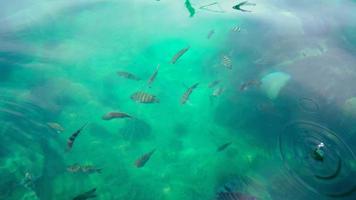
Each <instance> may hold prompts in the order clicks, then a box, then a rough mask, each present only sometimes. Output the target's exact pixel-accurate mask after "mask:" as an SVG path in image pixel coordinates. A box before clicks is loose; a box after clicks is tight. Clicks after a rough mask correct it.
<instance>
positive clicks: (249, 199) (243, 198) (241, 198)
mask: <svg viewBox="0 0 356 200" xmlns="http://www.w3.org/2000/svg"><path fill="white" fill-rule="evenodd" d="M216 200H257V198H256V197H254V196H250V195H246V194H242V193H240V192H219V193H218V195H217V197H216Z"/></svg>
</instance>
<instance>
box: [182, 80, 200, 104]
mask: <svg viewBox="0 0 356 200" xmlns="http://www.w3.org/2000/svg"><path fill="white" fill-rule="evenodd" d="M198 85H199V83H195V84H194V85H192V86H190V87H189V88H188V89H187V90H186V91H185V92H184V94H183V96H182V98H181V99H180V103H181V104H185V103H186V102H187V101H188V99H189V96H190V95H191V94H192V92H193V90H194V89H195V88H197V87H198Z"/></svg>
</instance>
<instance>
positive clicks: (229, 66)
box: [221, 55, 232, 69]
mask: <svg viewBox="0 0 356 200" xmlns="http://www.w3.org/2000/svg"><path fill="white" fill-rule="evenodd" d="M221 64H222V65H224V66H225V67H226V68H227V69H232V61H231V59H230V58H229V57H228V56H226V55H224V56H223V57H222V61H221Z"/></svg>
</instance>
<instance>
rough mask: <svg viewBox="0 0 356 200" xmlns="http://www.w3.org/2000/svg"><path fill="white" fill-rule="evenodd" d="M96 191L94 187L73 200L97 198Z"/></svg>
mask: <svg viewBox="0 0 356 200" xmlns="http://www.w3.org/2000/svg"><path fill="white" fill-rule="evenodd" d="M95 191H96V188H93V189H91V190H89V191H87V192H84V193H82V194H80V195H78V196H76V197H74V198H73V200H87V199H91V198H95V197H96V194H95Z"/></svg>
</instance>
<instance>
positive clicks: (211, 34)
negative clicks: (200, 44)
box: [207, 29, 215, 39]
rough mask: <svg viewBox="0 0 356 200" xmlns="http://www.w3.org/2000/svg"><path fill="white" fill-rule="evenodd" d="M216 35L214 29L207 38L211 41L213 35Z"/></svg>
mask: <svg viewBox="0 0 356 200" xmlns="http://www.w3.org/2000/svg"><path fill="white" fill-rule="evenodd" d="M214 33H215V31H214V29H213V30H211V31H210V32H209V33H208V36H207V38H208V39H210V38H211V36H213V35H214Z"/></svg>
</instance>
